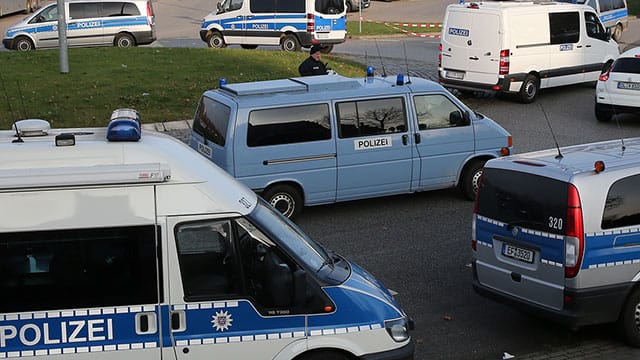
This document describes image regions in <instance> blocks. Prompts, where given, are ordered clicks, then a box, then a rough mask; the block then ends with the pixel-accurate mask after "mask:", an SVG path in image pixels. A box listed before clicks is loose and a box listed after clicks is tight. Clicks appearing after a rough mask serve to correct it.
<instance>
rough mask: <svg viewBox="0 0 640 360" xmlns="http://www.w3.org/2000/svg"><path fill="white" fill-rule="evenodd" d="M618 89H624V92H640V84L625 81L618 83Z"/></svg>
mask: <svg viewBox="0 0 640 360" xmlns="http://www.w3.org/2000/svg"><path fill="white" fill-rule="evenodd" d="M618 89H625V90H640V83H637V82H626V81H620V82H619V83H618Z"/></svg>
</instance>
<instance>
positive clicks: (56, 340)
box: [0, 319, 114, 349]
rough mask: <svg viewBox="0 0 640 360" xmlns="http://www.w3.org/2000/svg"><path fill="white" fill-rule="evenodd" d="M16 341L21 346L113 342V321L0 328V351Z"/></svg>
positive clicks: (103, 320)
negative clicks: (8, 343) (10, 342)
mask: <svg viewBox="0 0 640 360" xmlns="http://www.w3.org/2000/svg"><path fill="white" fill-rule="evenodd" d="M14 339H17V340H19V341H20V344H21V346H37V345H53V344H69V343H84V342H87V341H104V340H113V339H114V335H113V319H92V320H70V321H62V322H60V323H57V324H50V323H46V322H45V323H41V324H34V323H27V324H23V325H20V326H14V325H1V326H0V349H3V348H5V347H7V341H10V340H14Z"/></svg>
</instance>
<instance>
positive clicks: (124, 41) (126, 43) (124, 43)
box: [118, 36, 131, 47]
mask: <svg viewBox="0 0 640 360" xmlns="http://www.w3.org/2000/svg"><path fill="white" fill-rule="evenodd" d="M118 46H119V47H130V46H131V39H129V38H128V37H126V36H123V37H121V38H120V39H118Z"/></svg>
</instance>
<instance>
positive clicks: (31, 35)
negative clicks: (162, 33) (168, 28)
mask: <svg viewBox="0 0 640 360" xmlns="http://www.w3.org/2000/svg"><path fill="white" fill-rule="evenodd" d="M64 6H65V14H66V23H67V43H68V45H69V46H71V47H74V46H118V47H130V46H136V45H146V44H151V43H152V42H154V41H155V40H156V30H155V26H156V24H155V16H154V12H153V7H152V6H151V0H65V2H64ZM58 43H59V41H58V4H57V3H56V2H53V3H51V4H49V5H47V6H45V7H43V8H42V9H40V10H39V11H37V12H35V13H33V14H32V15H30V16H27V17H26V18H24V19H22V20H21V21H19V22H17V23H15V24H13V25H11V26H10V27H9V28H8V29H7V32H6V33H5V35H4V38H3V39H2V44H3V45H4V47H5V48H7V49H10V50H19V51H28V50H33V49H39V48H55V47H58Z"/></svg>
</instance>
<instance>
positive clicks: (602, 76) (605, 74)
mask: <svg viewBox="0 0 640 360" xmlns="http://www.w3.org/2000/svg"><path fill="white" fill-rule="evenodd" d="M610 74H611V68H609V70H607V71H606V72H603V73H602V74H600V77H599V78H598V80H600V81H607V80H609V75H610Z"/></svg>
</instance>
